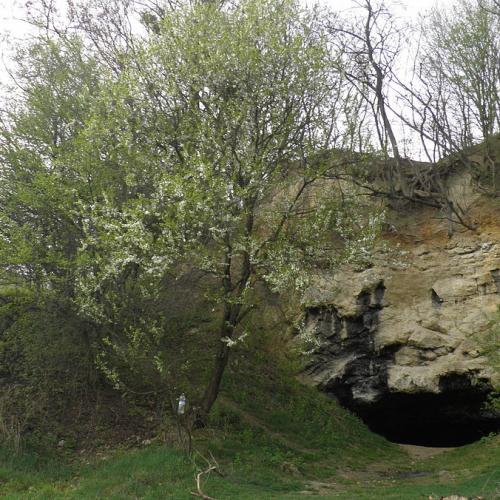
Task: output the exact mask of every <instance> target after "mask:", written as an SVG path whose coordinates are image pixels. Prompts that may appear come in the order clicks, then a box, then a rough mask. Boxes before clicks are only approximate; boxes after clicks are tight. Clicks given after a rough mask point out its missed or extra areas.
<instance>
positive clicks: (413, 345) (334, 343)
mask: <svg viewBox="0 0 500 500" xmlns="http://www.w3.org/2000/svg"><path fill="white" fill-rule="evenodd" d="M402 248H403V250H402V251H401V252H399V254H398V255H396V256H394V254H393V253H387V254H381V255H379V256H378V258H377V262H376V264H375V265H374V266H373V267H372V268H370V269H367V270H364V271H359V272H356V271H354V270H343V271H342V272H339V273H337V275H336V276H328V275H322V276H320V277H319V278H318V280H317V282H316V284H315V286H314V287H312V288H311V289H310V290H309V293H308V296H307V298H306V302H305V305H306V319H305V321H306V323H305V329H306V332H307V333H308V334H309V335H312V336H313V337H314V338H316V339H317V341H318V347H317V348H316V349H315V350H314V352H313V354H312V358H311V363H310V364H309V366H308V368H307V370H306V376H307V377H308V379H309V381H311V382H312V383H314V384H315V385H317V386H318V387H319V388H321V389H322V390H323V391H325V392H327V393H329V394H331V395H333V396H335V397H336V398H337V399H338V400H339V401H340V402H341V403H342V404H344V405H345V406H347V407H349V408H351V409H352V410H354V411H355V412H356V413H358V415H360V416H361V418H363V419H364V420H365V422H367V424H368V425H369V426H370V427H371V428H372V429H373V430H375V431H378V432H380V433H382V434H384V435H386V436H387V437H388V438H389V439H393V440H396V441H400V442H410V443H413V444H428V445H436V446H438V445H439V446H444V445H453V444H464V443H466V442H470V441H473V440H475V439H477V438H478V437H480V436H481V435H484V434H486V433H488V432H491V431H496V430H499V429H500V425H499V419H498V417H499V415H496V414H494V413H492V412H491V410H490V411H488V410H485V409H484V404H483V403H484V402H485V400H486V399H487V397H488V394H489V393H490V392H491V391H492V386H493V385H495V384H498V378H499V377H500V374H499V373H497V372H495V369H494V368H493V367H492V366H491V365H490V364H488V360H487V359H486V358H485V357H483V356H482V355H481V351H480V342H481V338H482V337H484V336H485V335H490V334H491V326H492V320H493V319H494V318H495V317H496V315H497V313H498V310H499V307H500V234H498V233H497V232H496V231H483V232H482V233H472V232H464V233H462V234H460V235H455V236H453V237H452V238H451V239H447V238H434V239H432V238H431V239H429V238H419V237H416V236H413V237H412V238H410V239H409V241H406V243H405V244H404V245H403V247H402ZM478 339H479V340H478Z"/></svg>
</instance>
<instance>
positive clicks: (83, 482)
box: [0, 361, 500, 500]
mask: <svg viewBox="0 0 500 500" xmlns="http://www.w3.org/2000/svg"><path fill="white" fill-rule="evenodd" d="M258 366H259V369H258V370H256V369H255V365H254V363H252V364H248V366H247V367H246V368H245V366H244V365H243V366H242V365H241V364H240V366H238V368H237V369H235V368H234V367H233V373H232V376H230V377H228V382H227V383H226V384H225V386H224V389H223V394H222V397H221V399H220V401H219V403H218V404H217V406H216V408H215V410H214V413H213V417H212V422H211V426H210V428H209V429H205V430H204V431H202V432H200V433H199V434H198V435H197V437H196V442H195V448H196V449H197V450H199V451H200V452H201V453H202V454H203V455H207V454H208V452H211V453H213V455H214V456H215V457H216V458H217V460H218V461H219V463H220V464H221V468H222V470H223V471H224V477H219V476H217V475H212V476H210V477H209V478H207V479H204V481H203V489H204V491H205V493H207V494H209V495H210V496H213V497H215V498H217V499H273V498H283V499H298V498H304V494H305V492H308V493H309V494H315V495H318V496H319V497H321V498H345V499H347V498H349V499H352V498H356V499H363V498H366V499H377V498H384V499H386V498H394V499H406V498H407V499H415V498H429V496H430V495H434V496H438V498H439V496H440V495H447V494H448V495H449V494H452V493H460V494H462V495H481V496H483V497H484V498H500V493H498V492H500V468H499V466H498V464H500V439H499V437H492V438H488V439H484V440H483V441H482V442H480V443H476V444H474V445H472V446H468V447H464V448H461V449H457V450H455V451H453V452H446V453H444V454H443V455H440V456H437V457H434V458H432V459H426V460H422V461H416V462H415V461H412V459H411V458H410V457H409V456H408V455H406V453H404V452H403V451H402V450H401V449H400V448H399V447H398V446H396V445H393V444H391V443H388V442H387V441H385V440H384V439H382V438H381V437H379V436H377V435H374V434H372V433H370V432H369V431H368V430H367V429H366V427H365V426H364V425H363V424H362V423H361V422H360V421H359V420H358V419H356V418H355V417H353V416H352V415H350V414H349V413H348V412H346V411H344V410H342V409H341V408H339V407H338V406H337V405H336V404H335V403H333V402H331V401H329V400H328V399H327V398H325V397H324V396H322V395H320V394H318V393H317V392H316V391H314V390H313V389H310V388H307V387H303V386H301V385H299V384H298V383H297V382H296V381H295V380H294V379H293V378H292V377H290V376H289V375H287V374H286V373H284V372H283V371H281V370H279V369H278V368H276V367H275V366H273V365H272V364H270V363H265V362H264V361H261V362H260V363H258ZM195 458H196V463H197V464H198V466H199V467H204V464H203V459H202V458H201V457H200V456H199V455H195ZM196 470H197V468H196V466H195V465H193V464H192V463H191V462H190V461H189V460H187V458H186V457H185V456H184V455H183V453H182V452H181V451H179V450H176V449H174V448H172V447H167V446H166V445H161V444H159V443H157V444H155V443H153V444H152V445H150V446H147V447H144V448H142V449H128V450H126V449H123V450H114V451H113V452H109V451H108V452H104V453H101V454H98V455H94V456H93V457H91V458H90V459H89V458H87V459H85V460H84V459H82V458H77V457H76V456H74V455H73V456H69V457H68V456H67V457H66V458H65V459H63V458H61V457H59V458H57V457H53V458H48V457H47V456H43V455H42V456H37V455H36V454H35V453H34V452H29V451H26V452H24V453H23V454H21V455H19V456H12V455H10V456H9V455H7V454H6V453H4V454H3V455H0V492H1V494H2V497H3V498H11V499H29V498H33V499H35V498H36V499H41V498H47V499H49V498H50V499H52V498H107V499H113V498H115V499H124V498H149V499H156V498H157V499H160V498H173V499H178V500H182V499H188V498H193V497H192V496H191V495H190V491H192V490H194V479H193V478H194V474H195V472H196ZM495 491H497V493H498V495H497V494H496V493H495ZM495 495H497V496H495Z"/></svg>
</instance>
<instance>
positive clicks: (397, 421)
mask: <svg viewBox="0 0 500 500" xmlns="http://www.w3.org/2000/svg"><path fill="white" fill-rule="evenodd" d="M442 385H443V386H442V388H441V389H442V390H443V392H442V393H440V394H431V393H417V394H402V393H387V394H386V395H385V396H383V397H382V398H380V399H379V400H378V401H377V402H375V403H371V404H365V405H354V406H352V407H351V410H353V411H354V412H355V413H356V414H357V415H358V416H359V417H360V418H361V419H362V420H363V421H364V422H365V423H366V424H367V425H368V427H369V428H370V430H372V431H373V432H376V433H377V434H381V435H382V436H384V437H385V438H387V439H388V440H389V441H392V442H396V443H402V444H413V445H419V446H432V447H455V446H463V445H466V444H470V443H473V442H475V441H478V440H479V439H481V438H482V437H483V436H487V435H488V434H490V433H497V432H500V418H499V417H500V415H499V414H498V413H495V412H493V411H491V410H488V409H486V408H485V403H486V401H487V392H485V391H484V390H481V388H478V387H474V386H472V385H471V384H470V382H469V381H468V380H467V379H465V378H463V379H462V378H460V377H449V378H448V379H447V380H444V381H443V382H442Z"/></svg>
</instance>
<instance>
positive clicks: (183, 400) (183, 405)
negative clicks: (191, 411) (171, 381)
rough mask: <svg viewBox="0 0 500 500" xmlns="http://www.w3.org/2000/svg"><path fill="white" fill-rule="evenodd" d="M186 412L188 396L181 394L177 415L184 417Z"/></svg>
mask: <svg viewBox="0 0 500 500" xmlns="http://www.w3.org/2000/svg"><path fill="white" fill-rule="evenodd" d="M185 411H186V396H185V395H184V394H181V395H180V397H179V405H178V407H177V414H178V415H184V412H185Z"/></svg>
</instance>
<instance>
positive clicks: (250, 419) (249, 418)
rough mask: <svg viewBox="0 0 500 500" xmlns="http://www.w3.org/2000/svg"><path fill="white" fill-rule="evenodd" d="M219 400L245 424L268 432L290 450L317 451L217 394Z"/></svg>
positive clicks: (301, 451)
mask: <svg viewBox="0 0 500 500" xmlns="http://www.w3.org/2000/svg"><path fill="white" fill-rule="evenodd" d="M219 401H220V402H221V403H222V404H223V405H224V406H227V407H228V408H231V410H233V411H235V412H237V413H239V414H240V416H241V419H242V420H243V421H244V422H246V423H247V424H249V425H251V426H252V427H256V428H258V429H262V430H263V431H266V433H267V434H269V435H270V436H271V437H272V438H273V439H275V440H276V441H279V442H281V443H282V444H284V445H285V446H287V447H288V448H290V449H291V450H295V451H298V452H300V453H317V451H318V450H316V449H313V448H304V447H302V446H300V445H298V444H297V443H294V442H293V441H290V440H289V439H288V438H286V437H285V436H284V435H283V434H281V433H280V432H276V431H273V430H272V429H270V428H269V427H268V426H267V425H266V424H265V423H264V422H262V421H261V420H259V419H258V418H257V417H255V416H253V415H251V414H250V413H248V412H246V411H245V410H243V409H242V408H241V407H240V406H238V405H237V404H236V403H234V402H233V401H231V400H229V399H227V398H225V397H222V396H219Z"/></svg>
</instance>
